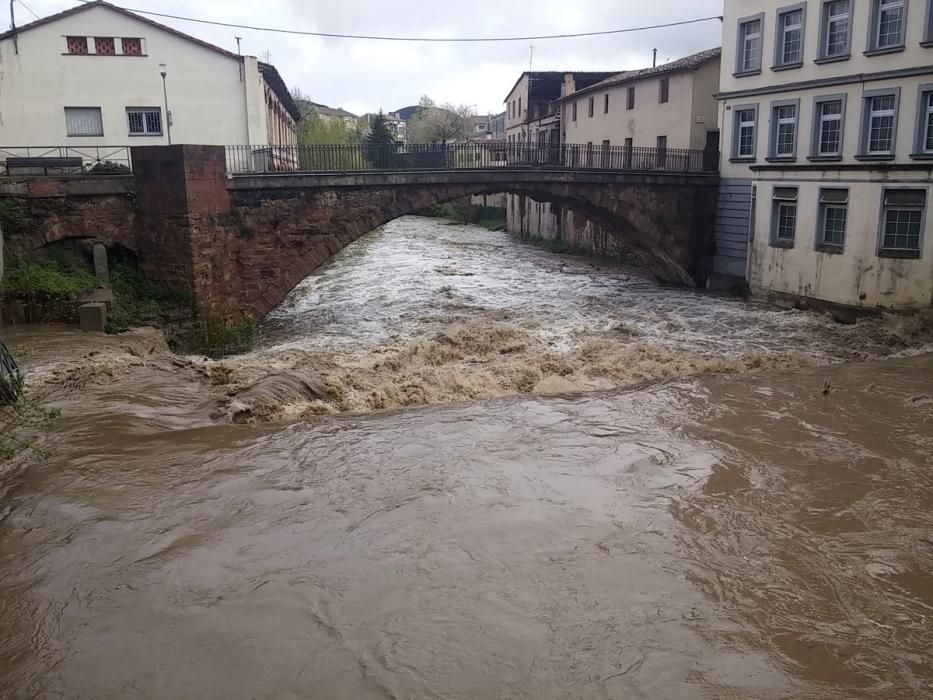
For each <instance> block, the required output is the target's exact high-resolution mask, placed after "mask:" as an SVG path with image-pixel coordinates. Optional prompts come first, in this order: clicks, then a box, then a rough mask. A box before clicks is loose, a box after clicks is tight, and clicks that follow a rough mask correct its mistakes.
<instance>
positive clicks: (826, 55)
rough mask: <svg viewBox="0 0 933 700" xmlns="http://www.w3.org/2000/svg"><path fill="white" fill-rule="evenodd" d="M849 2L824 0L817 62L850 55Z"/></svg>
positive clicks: (845, 0) (846, 0)
mask: <svg viewBox="0 0 933 700" xmlns="http://www.w3.org/2000/svg"><path fill="white" fill-rule="evenodd" d="M849 2H850V0H823V9H822V12H823V16H822V19H821V22H820V51H819V58H817V62H820V61H838V60H841V59H844V58H848V57H849V50H850V49H849V45H850V41H849V39H850V38H851V35H850V32H849V11H850V7H849Z"/></svg>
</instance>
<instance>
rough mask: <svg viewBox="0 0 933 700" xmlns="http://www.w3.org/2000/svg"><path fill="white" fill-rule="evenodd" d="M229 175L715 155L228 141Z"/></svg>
mask: <svg viewBox="0 0 933 700" xmlns="http://www.w3.org/2000/svg"><path fill="white" fill-rule="evenodd" d="M226 158H227V170H228V172H230V173H231V174H249V173H255V174H263V173H289V172H306V173H339V172H362V171H408V170H460V169H488V168H503V167H508V168H516V167H518V168H558V169H560V168H566V169H572V170H613V171H632V172H635V171H654V172H657V171H660V172H665V173H704V172H714V171H715V170H716V168H717V166H718V154H715V153H713V154H711V153H708V152H705V151H701V150H691V149H679V148H627V147H625V146H596V145H588V144H553V145H551V144H507V143H503V142H501V141H499V142H483V141H476V142H469V143H449V144H424V145H401V144H399V145H389V146H367V145H365V144H359V145H324V146H261V147H258V146H227V149H226Z"/></svg>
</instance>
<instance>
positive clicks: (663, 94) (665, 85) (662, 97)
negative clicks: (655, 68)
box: [658, 78, 671, 104]
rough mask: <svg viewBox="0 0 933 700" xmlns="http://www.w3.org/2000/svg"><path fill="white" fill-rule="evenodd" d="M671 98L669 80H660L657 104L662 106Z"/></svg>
mask: <svg viewBox="0 0 933 700" xmlns="http://www.w3.org/2000/svg"><path fill="white" fill-rule="evenodd" d="M670 96H671V81H670V79H669V78H661V91H660V93H659V94H658V103H659V104H664V103H665V102H667V101H668V100H669V99H670Z"/></svg>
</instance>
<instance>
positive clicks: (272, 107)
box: [0, 0, 300, 149]
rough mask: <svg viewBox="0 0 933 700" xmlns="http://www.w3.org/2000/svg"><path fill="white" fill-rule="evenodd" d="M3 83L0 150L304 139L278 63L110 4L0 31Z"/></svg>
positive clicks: (90, 5)
mask: <svg viewBox="0 0 933 700" xmlns="http://www.w3.org/2000/svg"><path fill="white" fill-rule="evenodd" d="M163 73H164V77H163ZM0 77H2V89H0V114H2V120H0V147H22V146H57V147H60V146H66V147H73V148H75V149H81V148H86V147H93V146H102V145H108V146H117V145H119V146H127V145H155V144H166V143H168V140H169V136H171V140H172V142H173V143H196V144H207V145H243V146H246V145H251V146H267V145H269V144H275V145H292V144H295V143H297V139H296V121H297V120H298V119H299V118H300V114H299V112H298V108H297V106H296V105H295V103H294V101H293V100H292V98H291V95H290V94H289V91H288V89H287V87H286V86H285V83H284V81H283V80H282V78H281V76H280V75H279V73H278V71H276V69H275V67H274V66H272V65H270V64H267V63H262V62H260V61H258V60H257V59H256V58H254V57H251V56H239V55H238V54H236V53H232V52H229V51H226V50H224V49H221V48H218V47H216V46H213V45H211V44H208V43H206V42H203V41H201V40H199V39H196V38H194V37H191V36H188V35H186V34H183V33H181V32H178V31H176V30H174V29H171V28H169V27H166V26H163V25H161V24H158V23H157V22H153V21H152V20H149V19H147V18H144V17H141V16H139V15H135V14H133V13H132V12H129V11H127V10H124V9H122V8H119V7H116V6H113V5H110V4H108V3H106V2H102V1H101V0H95V1H94V2H90V3H87V4H84V5H80V6H78V7H76V8H73V9H71V10H66V11H65V12H61V13H59V14H57V15H51V16H49V17H46V18H44V19H41V20H38V21H36V22H32V23H31V24H27V25H24V26H22V27H20V28H18V29H16V30H11V31H8V32H5V33H3V34H0ZM166 106H167V108H166Z"/></svg>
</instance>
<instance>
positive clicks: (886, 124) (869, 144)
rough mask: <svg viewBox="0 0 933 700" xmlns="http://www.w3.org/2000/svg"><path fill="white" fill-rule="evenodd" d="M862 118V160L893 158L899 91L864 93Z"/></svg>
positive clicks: (896, 89)
mask: <svg viewBox="0 0 933 700" xmlns="http://www.w3.org/2000/svg"><path fill="white" fill-rule="evenodd" d="M864 94H865V108H864V114H863V117H862V120H863V121H862V138H861V152H860V154H859V157H862V158H866V157H867V158H893V157H894V144H895V135H896V133H897V104H898V99H899V97H900V89H899V88H895V89H892V90H885V91H866V92H865V93H864Z"/></svg>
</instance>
